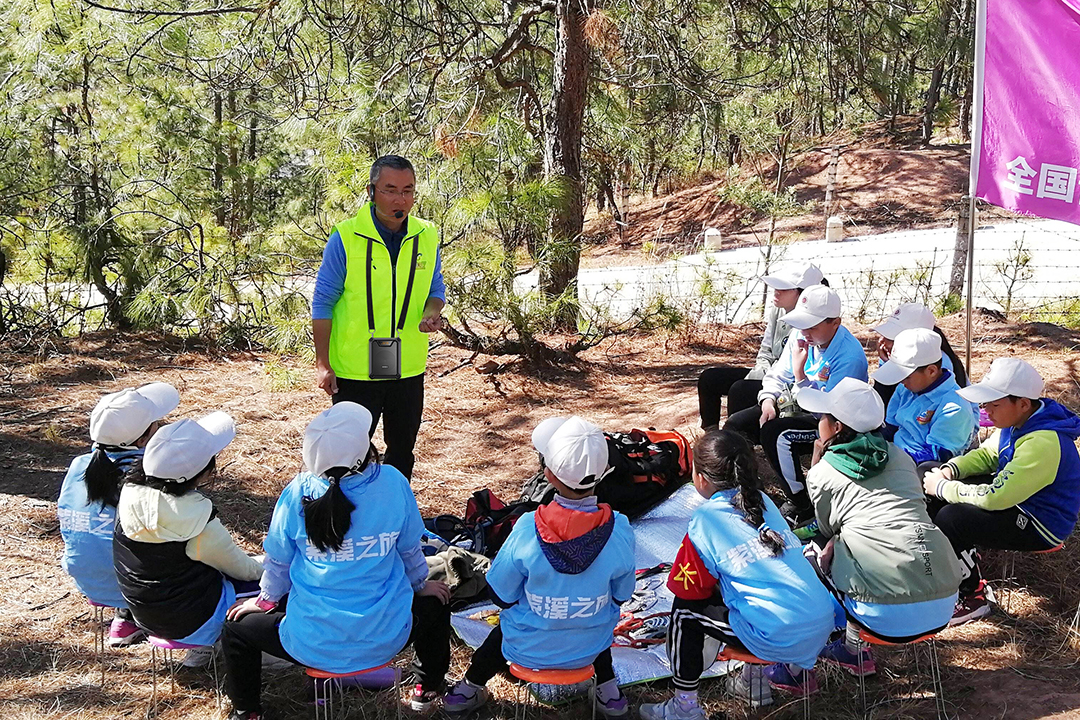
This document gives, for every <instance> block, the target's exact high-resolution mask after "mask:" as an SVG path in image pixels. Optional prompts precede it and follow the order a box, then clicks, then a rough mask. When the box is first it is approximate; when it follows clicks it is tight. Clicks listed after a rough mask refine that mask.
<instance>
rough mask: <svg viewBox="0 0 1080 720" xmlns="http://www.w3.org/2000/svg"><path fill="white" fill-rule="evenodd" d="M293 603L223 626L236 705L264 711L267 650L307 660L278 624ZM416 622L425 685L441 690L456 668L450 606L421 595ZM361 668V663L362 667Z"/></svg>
mask: <svg viewBox="0 0 1080 720" xmlns="http://www.w3.org/2000/svg"><path fill="white" fill-rule="evenodd" d="M286 612H287V608H284V607H283V606H282V605H279V607H278V609H277V610H275V611H274V612H271V613H252V614H250V615H245V616H244V617H242V618H240V619H239V620H238V621H236V622H226V623H225V625H224V627H222V630H221V649H222V653H223V654H224V656H225V694H226V695H228V696H229V700H231V701H232V705H233V709H234V710H239V711H243V712H251V711H261V710H262V703H261V701H260V699H259V698H260V693H261V691H262V653H264V652H265V653H268V654H270V655H273V656H275V657H279V658H282V659H283V660H288V661H289V662H292V663H296V664H297V665H301V664H302V663H299V662H297V660H296V659H294V658H293V657H292V656H291V655H289V653H288V652H286V650H285V648H284V647H282V645H281V635H280V634H279V632H278V626H279V625H280V624H281V620H282V618H284V617H285V613H286ZM412 614H413V626H412V634H410V635H409V643H411V644H412V646H413V649H414V650H415V651H416V662H415V664H414V669H415V671H416V674H417V675H418V676H419V678H420V685H421V687H423V689H424V690H436V691H438V690H441V689H442V688H443V686H444V685H445V682H446V672H447V671H448V670H449V669H450V606H449V605H443V604H442V603H441V602H440V601H439V600H438V598H434V597H429V596H426V595H425V596H421V595H416V596H414V597H413V605H412ZM357 669H360V668H357Z"/></svg>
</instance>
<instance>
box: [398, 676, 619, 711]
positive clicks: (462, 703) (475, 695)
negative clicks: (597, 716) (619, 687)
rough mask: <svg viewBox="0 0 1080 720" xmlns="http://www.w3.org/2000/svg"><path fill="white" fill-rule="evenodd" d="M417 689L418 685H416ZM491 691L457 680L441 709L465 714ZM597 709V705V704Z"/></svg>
mask: <svg viewBox="0 0 1080 720" xmlns="http://www.w3.org/2000/svg"><path fill="white" fill-rule="evenodd" d="M416 689H417V691H419V690H420V686H419V685H417V686H416ZM490 696H491V693H489V692H488V689H487V688H486V687H476V686H475V685H472V684H470V683H467V682H465V681H464V680H460V681H458V682H457V683H456V684H455V685H454V687H452V688H450V691H449V692H447V693H446V694H445V695H443V710H445V711H446V713H447V714H448V715H467V714H468V713H471V712H472V711H473V710H477V709H479V708H482V707H483V706H484V705H485V704H487V701H488V698H489V697H490ZM597 709H599V706H597Z"/></svg>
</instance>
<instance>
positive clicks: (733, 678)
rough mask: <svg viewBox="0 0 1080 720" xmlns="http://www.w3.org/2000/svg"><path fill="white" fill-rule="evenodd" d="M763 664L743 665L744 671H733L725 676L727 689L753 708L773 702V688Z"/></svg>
mask: <svg viewBox="0 0 1080 720" xmlns="http://www.w3.org/2000/svg"><path fill="white" fill-rule="evenodd" d="M763 669H764V668H763V667H762V666H761V665H743V669H742V672H738V673H731V674H730V675H728V676H727V677H726V678H724V685H725V686H726V687H727V691H728V692H729V693H731V694H732V695H734V696H735V697H736V698H737V699H739V700H742V701H743V702H744V703H749V705H750V707H752V708H759V707H765V706H766V705H772V704H773V697H772V688H771V687H770V686H769V681H768V680H767V679H766V678H765V675H764V673H763V672H762V670H763Z"/></svg>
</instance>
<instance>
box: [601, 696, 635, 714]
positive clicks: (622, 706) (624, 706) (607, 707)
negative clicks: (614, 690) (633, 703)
mask: <svg viewBox="0 0 1080 720" xmlns="http://www.w3.org/2000/svg"><path fill="white" fill-rule="evenodd" d="M596 712H597V714H598V715H602V716H604V717H606V718H624V717H628V716H629V715H630V702H629V701H628V700H627V699H626V696H625V695H623V694H622V693H619V696H618V697H616V698H611V699H610V700H608V701H606V702H605V701H603V700H601V699H600V696H599V695H597V696H596Z"/></svg>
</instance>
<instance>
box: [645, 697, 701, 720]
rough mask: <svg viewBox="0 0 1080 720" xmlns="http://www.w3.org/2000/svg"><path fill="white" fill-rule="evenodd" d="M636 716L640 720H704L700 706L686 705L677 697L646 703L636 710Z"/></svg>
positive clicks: (695, 704)
mask: <svg viewBox="0 0 1080 720" xmlns="http://www.w3.org/2000/svg"><path fill="white" fill-rule="evenodd" d="M638 715H640V716H641V720H706V717H705V711H704V710H702V709H701V706H700V705H698V704H697V703H692V704H689V705H688V704H686V703H683V702H680V701H679V698H677V697H673V698H671V699H670V700H668V701H667V702H662V703H646V704H644V705H642V706H641V707H639V708H638Z"/></svg>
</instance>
